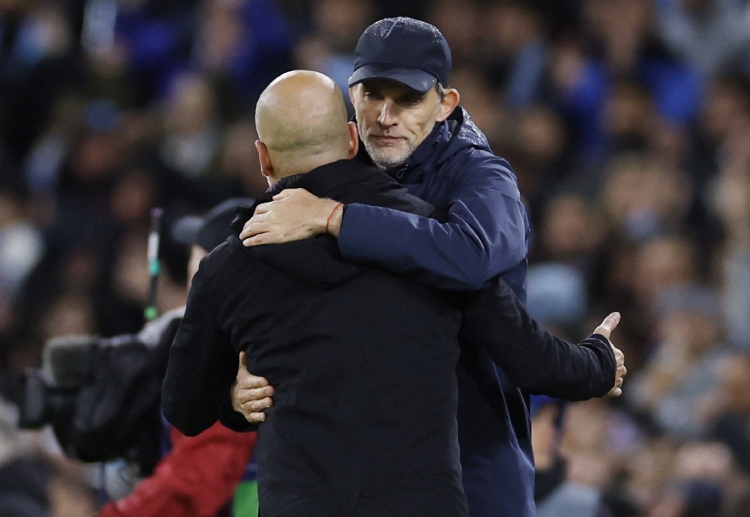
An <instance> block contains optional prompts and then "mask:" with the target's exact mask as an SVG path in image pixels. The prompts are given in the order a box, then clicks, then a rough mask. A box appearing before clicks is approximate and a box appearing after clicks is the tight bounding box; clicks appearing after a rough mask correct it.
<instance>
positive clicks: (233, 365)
mask: <svg viewBox="0 0 750 517" xmlns="http://www.w3.org/2000/svg"><path fill="white" fill-rule="evenodd" d="M210 258H211V255H209V256H208V257H206V258H204V259H203V261H202V262H201V265H200V268H199V269H198V272H197V273H196V274H195V276H194V277H193V281H192V285H191V287H190V293H189V294H188V301H187V307H186V308H185V316H184V317H183V319H182V321H181V322H180V326H179V328H178V329H177V335H176V336H175V338H174V341H173V342H172V346H171V347H170V349H169V362H168V364H167V373H166V375H165V377H164V384H163V386H162V411H163V413H164V416H165V417H166V419H167V421H169V423H170V424H172V425H173V426H175V427H176V428H177V429H179V430H180V431H181V432H183V433H184V434H186V435H188V436H195V435H197V434H198V433H200V432H202V431H204V430H206V429H208V428H209V427H211V426H212V425H213V424H214V422H216V421H217V419H218V417H219V406H220V404H221V401H222V398H223V396H224V394H225V393H226V391H225V390H226V389H227V387H228V386H229V385H230V384H231V382H232V380H233V379H234V377H235V374H236V372H237V357H235V354H234V352H233V349H232V347H231V343H230V341H229V338H228V336H227V335H226V334H225V333H224V332H223V331H222V330H221V328H220V326H219V324H218V322H217V319H216V303H217V302H216V301H215V300H214V299H213V297H212V296H211V294H210V289H209V279H210V275H209V274H208V270H209V267H207V264H210V262H209V261H208V259H210Z"/></svg>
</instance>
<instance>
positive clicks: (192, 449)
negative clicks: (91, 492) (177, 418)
mask: <svg viewBox="0 0 750 517" xmlns="http://www.w3.org/2000/svg"><path fill="white" fill-rule="evenodd" d="M256 436H257V435H256V434H254V433H251V434H240V433H235V432H234V431H230V430H229V429H227V428H225V427H224V426H222V425H221V424H219V423H216V424H214V425H213V426H212V427H211V428H209V429H208V430H206V431H205V432H204V433H201V434H200V435H199V436H195V437H188V436H185V435H183V434H182V433H180V432H179V431H178V430H176V429H174V428H172V429H171V432H170V437H171V440H172V449H171V450H170V452H169V454H168V455H167V456H165V457H164V458H163V459H162V460H161V461H160V462H159V464H158V465H157V466H156V469H155V470H154V473H153V475H152V476H151V477H149V478H147V479H145V480H143V481H142V482H141V483H139V484H138V486H137V487H136V488H135V490H134V491H133V493H131V494H130V495H128V496H127V497H125V498H123V499H120V500H119V501H115V502H112V503H109V504H107V505H105V506H104V507H103V508H102V510H101V512H100V514H99V517H164V516H169V515H191V516H194V517H213V516H215V515H217V514H218V512H219V510H220V509H221V508H222V507H223V506H224V505H226V504H227V503H228V502H229V501H230V500H231V499H232V495H233V494H234V490H235V488H236V487H237V485H238V484H239V482H240V481H241V480H242V475H243V473H244V472H245V467H246V466H247V464H248V462H249V461H250V456H251V455H252V451H253V448H254V446H255V440H256Z"/></svg>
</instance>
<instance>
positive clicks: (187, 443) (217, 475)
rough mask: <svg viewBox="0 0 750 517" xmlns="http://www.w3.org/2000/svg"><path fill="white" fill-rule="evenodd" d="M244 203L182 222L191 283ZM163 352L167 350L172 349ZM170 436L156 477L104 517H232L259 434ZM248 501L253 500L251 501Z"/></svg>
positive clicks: (176, 231)
mask: <svg viewBox="0 0 750 517" xmlns="http://www.w3.org/2000/svg"><path fill="white" fill-rule="evenodd" d="M242 201H243V200H237V199H232V200H229V201H226V202H224V203H222V204H220V205H219V206H217V207H215V208H214V209H212V210H211V211H209V212H208V213H207V214H206V215H205V216H204V217H202V218H194V217H187V218H183V219H180V220H178V221H177V223H176V224H175V226H174V227H173V231H172V237H173V238H174V240H176V241H178V242H180V243H182V244H188V245H191V251H190V261H189V263H188V282H189V281H190V279H191V278H192V276H193V274H194V273H195V271H196V270H197V268H198V264H199V262H200V260H201V259H202V258H203V257H204V256H205V255H206V254H207V253H208V252H209V251H211V250H212V249H213V248H214V247H215V246H217V245H218V244H220V243H221V242H223V241H224V239H225V238H226V237H227V236H228V235H229V230H230V228H229V224H230V223H231V221H232V219H233V217H234V207H235V206H237V205H238V204H240V203H241V202H242ZM183 310H184V308H183ZM180 314H181V311H180ZM178 322H179V318H174V319H173V320H172V321H171V322H170V324H169V325H168V326H167V329H166V331H165V332H164V334H163V335H162V338H161V340H162V343H163V342H165V340H166V342H167V343H171V341H172V338H173V336H174V332H176V329H177V324H176V323H178ZM158 348H161V349H163V350H164V351H165V352H167V351H168V346H167V347H163V346H159V347H158ZM166 359H167V357H166V353H165V355H164V356H163V357H160V360H162V361H164V362H163V365H166ZM163 365H162V366H163ZM162 373H163V369H162ZM167 425H168V424H166V422H165V426H167ZM168 433H169V450H168V452H167V453H166V454H165V455H164V457H163V458H162V459H161V460H160V461H159V462H158V463H157V465H156V468H155V469H154V471H153V474H151V476H150V477H148V478H147V479H145V480H143V481H141V482H140V483H139V484H138V486H137V487H136V488H135V490H134V491H133V492H132V493H131V494H130V495H128V496H126V497H124V498H122V499H120V500H118V501H114V502H111V503H109V504H107V505H105V506H104V507H103V508H102V511H101V513H100V514H99V515H100V517H150V516H160V517H164V516H172V515H174V516H177V515H179V516H196V517H199V516H200V517H203V516H206V517H208V516H215V515H221V516H224V515H232V507H233V506H237V505H233V504H232V502H231V501H230V500H231V498H232V496H233V495H234V494H235V489H236V488H237V487H238V484H239V483H240V482H241V481H242V479H243V475H244V474H245V471H246V468H247V467H248V463H249V460H250V456H251V454H252V450H253V447H254V445H255V438H256V436H255V433H251V434H250V435H246V434H242V433H235V432H234V431H230V430H229V429H227V428H225V427H223V426H222V425H221V424H217V425H214V426H212V427H211V428H210V429H208V430H206V432H204V433H201V434H200V435H199V436H195V437H187V436H185V435H183V434H182V433H180V432H179V431H178V430H177V429H174V428H171V427H169V428H168ZM245 477H246V476H245ZM242 485H243V486H241V490H242V499H243V500H244V504H245V506H251V507H252V506H254V503H253V502H252V499H253V495H252V492H253V489H254V485H253V482H252V481H249V482H248V483H243V484H242ZM248 485H249V486H248ZM198 487H199V488H198ZM197 488H198V489H197ZM248 492H250V494H249V496H248ZM248 498H249V499H250V500H251V501H247V499H248ZM247 510H248V508H243V509H242V513H243V514H244V515H250V514H251V513H244V512H246V511H247ZM256 511H257V510H256ZM234 513H235V514H237V515H238V514H240V508H239V507H235V508H234Z"/></svg>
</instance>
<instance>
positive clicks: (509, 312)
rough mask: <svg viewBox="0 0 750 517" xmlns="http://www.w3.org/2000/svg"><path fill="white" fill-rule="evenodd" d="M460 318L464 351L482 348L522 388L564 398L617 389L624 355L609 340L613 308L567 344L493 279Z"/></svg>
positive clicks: (614, 317)
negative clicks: (590, 330)
mask: <svg viewBox="0 0 750 517" xmlns="http://www.w3.org/2000/svg"><path fill="white" fill-rule="evenodd" d="M463 317H464V320H463V327H462V329H461V336H460V337H461V343H462V344H463V345H464V346H465V347H467V349H468V350H473V349H476V347H485V348H486V349H487V352H488V353H489V355H490V357H491V358H492V360H493V361H495V363H496V364H497V365H498V366H499V367H500V368H502V369H503V372H505V374H506V375H507V376H508V378H509V379H510V380H511V382H513V383H514V384H516V385H517V386H519V387H520V388H524V389H527V390H529V391H530V392H531V393H534V394H544V395H549V396H552V397H558V398H563V399H566V400H586V399H589V398H592V397H601V396H604V395H606V394H607V393H609V394H611V395H615V396H616V395H619V394H620V393H621V389H620V386H621V384H622V377H623V376H624V375H625V373H626V372H627V370H626V369H625V366H624V356H623V355H622V352H620V351H619V350H617V349H616V348H615V347H614V346H612V345H611V343H610V342H609V333H610V332H611V331H612V330H613V329H614V328H615V327H616V326H617V323H618V322H619V314H617V313H613V314H611V315H610V316H608V317H607V319H605V320H604V322H603V323H602V325H601V326H599V327H598V328H597V329H596V331H595V333H594V334H592V335H590V336H589V337H588V338H586V339H584V340H583V341H581V342H580V343H578V344H571V343H568V342H567V341H565V340H563V339H560V338H558V337H556V336H553V335H552V334H550V333H549V332H547V331H546V330H544V329H543V328H541V327H539V325H538V324H537V323H536V321H534V320H533V319H532V318H531V316H530V315H529V314H528V312H527V311H526V308H525V307H524V306H523V304H522V303H521V302H520V301H519V300H518V298H516V296H515V295H514V294H513V291H512V290H511V289H510V287H509V286H508V285H507V284H506V283H505V282H503V281H502V280H497V281H496V283H495V284H493V286H491V287H489V288H487V289H483V290H482V291H480V292H478V293H476V294H474V295H472V296H471V297H470V298H469V299H468V301H466V302H465V304H464V306H463Z"/></svg>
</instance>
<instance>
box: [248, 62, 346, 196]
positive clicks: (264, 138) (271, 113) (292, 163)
mask: <svg viewBox="0 0 750 517" xmlns="http://www.w3.org/2000/svg"><path fill="white" fill-rule="evenodd" d="M347 118H348V117H347V112H346V106H345V105H344V97H343V95H342V93H341V90H340V89H339V87H338V86H337V85H336V83H334V82H333V80H331V79H330V78H329V77H327V76H325V75H323V74H320V73H317V72H311V71H306V70H295V71H293V72H287V73H285V74H283V75H280V76H279V77H277V78H276V79H275V80H274V81H273V82H272V83H271V84H269V85H268V87H267V88H266V89H265V90H264V91H263V93H261V95H260V98H259V99H258V103H257V105H256V108H255V126H256V129H257V131H258V137H259V139H260V142H261V144H262V145H261V146H259V152H261V164H262V165H263V152H262V151H261V148H262V147H264V148H265V149H266V150H267V153H268V160H269V162H270V163H269V164H268V167H269V168H270V169H272V170H271V173H270V174H268V171H264V174H266V175H267V176H269V180H270V181H272V182H273V181H275V180H278V179H279V178H282V177H284V176H289V175H291V174H299V173H304V172H308V171H310V170H311V169H314V168H315V167H318V166H320V165H324V164H326V163H331V162H333V161H336V160H341V159H345V158H349V157H350V151H351V145H352V142H351V131H350V129H349V126H348V124H347Z"/></svg>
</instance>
